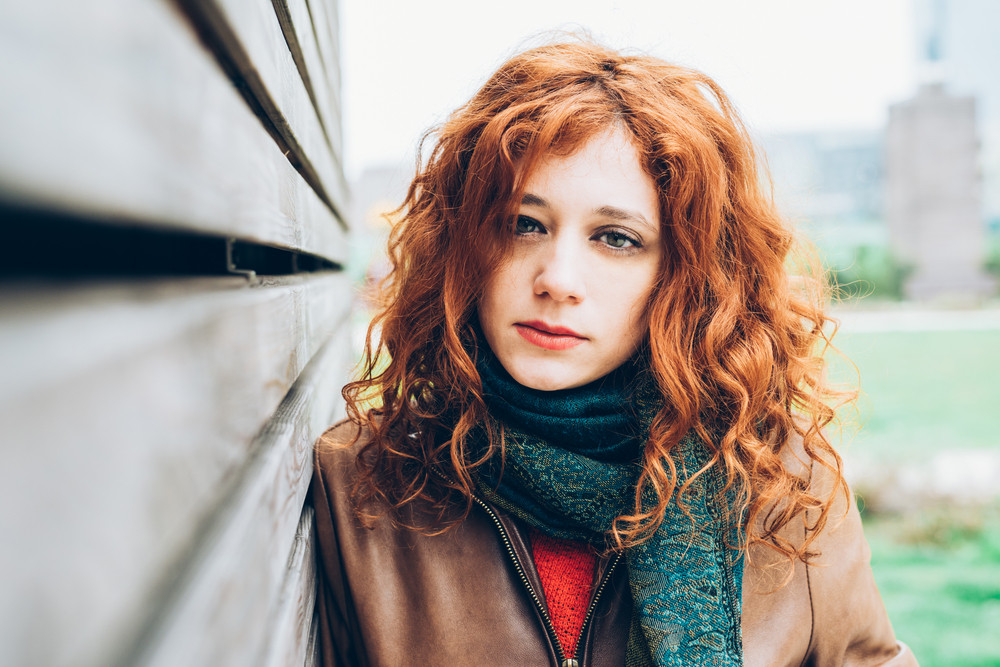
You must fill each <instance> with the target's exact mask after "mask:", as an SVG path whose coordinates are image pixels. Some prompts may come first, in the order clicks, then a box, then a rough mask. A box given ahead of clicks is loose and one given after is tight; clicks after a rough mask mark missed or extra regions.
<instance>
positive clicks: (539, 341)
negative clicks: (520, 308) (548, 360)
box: [514, 321, 587, 350]
mask: <svg viewBox="0 0 1000 667" xmlns="http://www.w3.org/2000/svg"><path fill="white" fill-rule="evenodd" d="M514 328H515V329H517V333H519V334H521V337H522V338H524V340H526V341H528V342H529V343H531V344H532V345H537V346H538V347H541V348H544V349H546V350H568V349H569V348H571V347H576V346H577V345H580V344H581V343H583V342H584V341H586V340H587V339H586V338H585V337H584V336H581V335H580V334H578V333H576V332H575V331H573V330H572V329H566V328H565V327H553V326H550V325H548V324H545V323H544V322H538V321H531V322H517V323H515V324H514Z"/></svg>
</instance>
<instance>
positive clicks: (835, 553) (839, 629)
mask: <svg viewBox="0 0 1000 667" xmlns="http://www.w3.org/2000/svg"><path fill="white" fill-rule="evenodd" d="M817 471H820V472H817ZM829 477H831V476H830V475H829V473H827V472H826V471H825V469H823V470H821V466H815V467H814V477H813V484H814V486H816V485H818V486H819V488H820V490H822V489H823V486H824V483H825V484H826V485H827V487H829V484H830V483H831V482H829V479H827V478H829ZM845 505H847V508H846V510H847V511H846V513H845V511H844V510H845V507H844V506H845ZM814 545H815V550H817V551H819V553H820V555H819V557H818V558H817V560H816V561H815V562H813V563H811V564H810V565H809V566H807V568H806V573H807V583H808V591H809V598H810V605H811V607H812V632H811V634H812V636H811V639H810V644H809V650H808V655H807V658H806V660H805V661H804V664H807V665H817V666H820V665H823V666H830V667H834V666H836V667H840V666H850V667H861V666H865V667H867V666H869V665H886V666H891V667H904V666H911V665H916V664H917V661H916V658H915V657H914V655H913V653H912V652H911V651H910V650H909V648H907V647H906V645H905V644H902V643H900V642H898V641H896V637H895V635H894V633H893V631H892V625H891V624H890V623H889V617H888V615H887V614H886V611H885V606H884V605H883V604H882V598H881V596H880V595H879V592H878V588H877V587H876V585H875V579H874V577H873V575H872V570H871V565H870V560H871V552H870V550H869V548H868V542H867V541H866V540H865V536H864V533H863V531H862V527H861V515H860V514H859V513H858V508H857V506H856V504H855V503H854V501H853V496H852V497H851V501H850V502H846V501H845V500H844V499H843V496H841V499H840V501H839V503H838V504H837V505H836V506H835V507H834V511H833V512H832V513H831V517H830V521H829V522H828V524H827V526H826V528H825V529H824V530H823V532H822V533H821V535H820V536H819V537H818V538H817V539H816V541H815V542H814Z"/></svg>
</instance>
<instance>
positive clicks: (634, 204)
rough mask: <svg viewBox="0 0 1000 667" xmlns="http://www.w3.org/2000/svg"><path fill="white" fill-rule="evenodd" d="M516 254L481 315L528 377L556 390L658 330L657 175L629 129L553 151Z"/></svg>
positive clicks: (518, 232) (497, 348) (536, 175)
mask: <svg viewBox="0 0 1000 667" xmlns="http://www.w3.org/2000/svg"><path fill="white" fill-rule="evenodd" d="M510 234H511V235H512V236H513V239H512V243H511V245H510V250H509V256H508V259H507V261H505V262H504V263H503V265H502V266H500V267H498V268H497V269H496V271H495V272H494V273H493V275H492V276H491V277H490V279H489V281H488V283H487V285H486V289H485V293H484V295H483V299H482V301H481V302H480V304H479V321H480V324H481V325H482V329H483V332H484V333H485V334H486V340H487V342H489V345H490V348H491V349H492V350H493V352H494V353H495V354H496V356H497V358H498V359H499V360H500V363H501V364H503V367H504V368H505V369H506V370H507V372H508V373H510V374H511V376H512V377H513V378H514V379H515V380H517V382H519V383H520V384H522V385H524V386H526V387H531V388H533V389H541V390H545V391H552V390H556V389H569V388H572V387H579V386H582V385H585V384H587V383H589V382H592V381H594V380H596V379H598V378H601V377H603V376H604V375H607V374H608V373H610V372H611V371H613V370H614V369H615V368H617V367H618V366H620V365H621V364H622V363H624V362H625V361H626V360H627V359H628V358H629V357H630V356H631V355H632V353H633V352H634V351H635V350H636V348H637V347H638V345H639V343H640V341H642V340H643V338H645V336H646V334H647V330H648V326H647V324H646V317H645V305H646V303H647V300H648V298H649V295H650V292H651V291H652V288H653V285H654V282H655V281H656V278H657V275H658V273H659V271H660V260H661V255H662V251H661V249H660V227H659V205H658V198H657V192H656V188H655V186H654V184H653V181H652V179H651V178H650V177H649V176H648V175H647V174H646V173H645V172H644V171H643V169H642V167H641V166H640V163H639V154H638V152H637V150H636V148H635V146H633V144H632V142H631V140H630V139H629V138H628V137H627V135H625V134H624V133H623V132H621V131H617V130H616V131H610V132H607V133H605V134H602V135H599V136H596V137H593V138H591V139H590V140H589V141H588V142H587V143H586V144H584V145H583V146H582V147H581V148H580V149H579V150H578V151H576V152H575V153H573V154H572V155H570V156H568V157H559V156H549V157H547V158H544V159H543V160H542V161H541V163H540V164H539V165H538V167H537V168H536V169H535V171H534V172H533V173H531V174H530V176H529V178H528V180H527V184H526V188H525V194H524V197H523V199H522V200H521V205H520V209H519V211H518V216H517V219H516V220H515V221H512V222H511V226H510Z"/></svg>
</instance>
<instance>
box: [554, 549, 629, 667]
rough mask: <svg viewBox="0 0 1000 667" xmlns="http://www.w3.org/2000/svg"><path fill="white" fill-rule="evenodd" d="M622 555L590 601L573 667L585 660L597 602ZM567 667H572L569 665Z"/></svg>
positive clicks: (611, 565) (613, 562) (609, 567)
mask: <svg viewBox="0 0 1000 667" xmlns="http://www.w3.org/2000/svg"><path fill="white" fill-rule="evenodd" d="M621 559H622V555H621V554H620V553H619V554H618V555H616V556H615V559H614V560H613V561H611V564H610V565H608V569H606V570H605V571H604V576H603V577H601V583H600V584H598V586H597V591H596V592H595V593H594V599H593V600H591V601H590V606H589V607H587V615H586V616H584V617H583V625H582V626H581V628H580V639H579V640H578V641H577V642H576V655H574V656H573V658H574V660H575V662H576V665H572V667H578V666H579V664H580V662H581V661H582V660H583V649H584V646H585V644H586V638H587V632H588V631H589V630H590V621H591V619H593V618H594V612H595V611H597V601H598V600H600V599H601V594H602V593H603V592H604V588H605V587H606V586H607V585H608V582H609V581H611V573H612V572H614V570H615V568H616V567H618V563H619V562H620V561H621ZM567 667H570V666H569V665H567Z"/></svg>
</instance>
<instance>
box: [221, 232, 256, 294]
mask: <svg viewBox="0 0 1000 667" xmlns="http://www.w3.org/2000/svg"><path fill="white" fill-rule="evenodd" d="M235 245H236V239H234V238H227V239H226V270H228V271H229V273H233V274H236V275H241V276H244V277H246V279H247V282H248V283H250V284H251V285H256V284H257V283H258V282H259V280H258V279H257V272H256V271H254V270H253V269H239V268H237V267H236V262H235V261H234V260H233V248H234V246H235Z"/></svg>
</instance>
